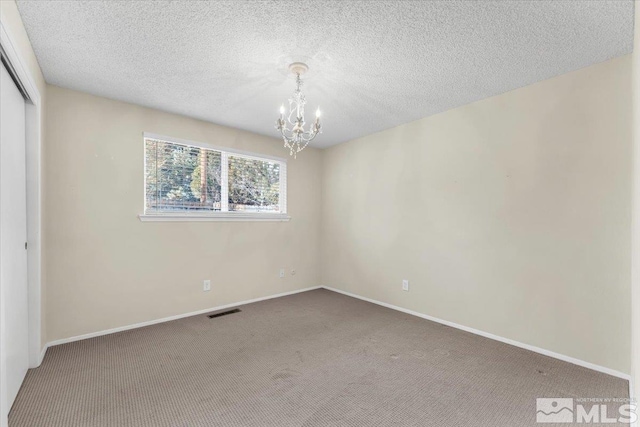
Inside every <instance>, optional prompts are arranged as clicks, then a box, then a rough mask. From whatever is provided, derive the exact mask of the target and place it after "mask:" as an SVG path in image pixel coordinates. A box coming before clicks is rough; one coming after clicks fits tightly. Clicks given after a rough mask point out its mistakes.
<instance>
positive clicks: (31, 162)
mask: <svg viewBox="0 0 640 427" xmlns="http://www.w3.org/2000/svg"><path fill="white" fill-rule="evenodd" d="M0 46H2V49H3V51H4V53H5V54H6V59H7V60H8V62H9V63H10V64H11V68H12V69H13V71H14V73H15V75H16V77H17V78H18V79H19V80H20V83H22V86H23V88H24V90H25V92H26V93H27V95H28V97H29V98H30V99H29V100H28V101H25V105H26V108H25V126H26V129H25V137H26V141H25V142H26V146H25V155H26V177H27V182H26V186H27V242H28V248H27V292H28V295H29V297H28V298H29V300H28V310H29V313H28V319H29V328H28V329H29V368H37V367H38V366H40V364H41V363H42V359H43V358H44V353H45V351H46V345H45V346H43V345H42V331H41V329H42V323H41V322H42V308H43V307H42V273H41V271H42V269H41V266H42V184H41V174H42V169H41V166H42V161H41V151H42V110H43V105H42V97H41V94H40V91H39V90H38V87H37V86H36V84H35V78H34V76H33V75H32V73H31V72H30V71H29V68H28V67H27V62H26V61H25V60H24V58H23V57H22V55H21V54H20V52H19V50H18V49H17V48H16V42H15V39H14V37H12V35H11V33H10V32H9V31H8V29H7V28H6V27H5V25H4V24H3V23H2V21H0ZM3 315H4V314H3ZM0 319H1V316H0ZM43 347H44V348H43ZM3 369H4V367H3ZM2 381H4V375H3V376H2Z"/></svg>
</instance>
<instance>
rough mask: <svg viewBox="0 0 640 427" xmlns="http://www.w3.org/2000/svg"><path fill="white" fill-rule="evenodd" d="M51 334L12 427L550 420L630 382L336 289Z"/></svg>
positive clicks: (511, 426) (512, 424)
mask: <svg viewBox="0 0 640 427" xmlns="http://www.w3.org/2000/svg"><path fill="white" fill-rule="evenodd" d="M240 308H241V309H242V312H240V313H236V314H231V315H229V316H224V317H218V318H216V319H209V318H208V317H207V316H206V315H202V316H195V317H190V318H186V319H182V320H176V321H172V322H168V323H162V324H159V325H154V326H149V327H146V328H142V329H136V330H132V331H127V332H121V333H117V334H113V335H108V336H103V337H98V338H93V339H89V340H85V341H80V342H75V343H70V344H65V345H60V346H56V347H52V348H50V349H49V350H48V351H47V355H46V358H45V360H44V363H43V364H42V366H41V367H39V368H37V369H34V370H31V371H29V373H28V375H27V378H26V380H25V383H24V385H23V387H22V389H21V390H20V394H19V395H18V398H17V400H16V402H15V404H14V406H13V408H12V410H11V413H10V416H9V425H10V426H11V427H22V426H25V427H40V426H42V427H57V426H60V427H62V426H64V427H75V426H82V427H89V426H110V427H120V426H154V427H155V426H190V427H195V426H363V427H364V426H437V427H447V426H492V427H493V426H496V427H500V426H505V427H507V426H508V427H516V426H535V425H538V426H541V425H550V424H536V422H535V412H536V411H535V402H536V400H535V399H536V397H628V388H627V387H628V385H627V382H626V381H623V380H621V379H618V378H614V377H611V376H608V375H604V374H600V373H597V372H594V371H591V370H588V369H585V368H581V367H578V366H575V365H572V364H569V363H564V362H561V361H558V360H555V359H551V358H548V357H545V356H541V355H539V354H536V353H532V352H529V351H526V350H522V349H519V348H516V347H512V346H509V345H506V344H501V343H499V342H496V341H492V340H490V339H486V338H482V337H479V336H476V335H473V334H470V333H466V332H462V331H459V330H456V329H453V328H449V327H446V326H442V325H440V324H437V323H433V322H429V321H426V320H423V319H419V318H416V317H413V316H409V315H406V314H403V313H399V312H396V311H393V310H390V309H386V308H383V307H379V306H376V305H373V304H370V303H367V302H363V301H360V300H357V299H354V298H350V297H347V296H344V295H341V294H337V293H334V292H330V291H327V290H315V291H310V292H305V293H302V294H297V295H292V296H288V297H283V298H278V299H273V300H268V301H263V302H259V303H255V304H250V305H246V306H241V307H240Z"/></svg>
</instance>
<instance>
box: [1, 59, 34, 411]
mask: <svg viewBox="0 0 640 427" xmlns="http://www.w3.org/2000/svg"><path fill="white" fill-rule="evenodd" d="M1 67H2V70H1V73H2V76H1V80H0V287H1V288H2V289H1V297H2V300H3V301H2V306H3V307H2V311H3V318H2V320H1V322H2V330H3V337H2V338H1V340H2V344H1V345H2V347H3V348H2V351H1V353H2V357H3V358H4V359H5V365H4V368H5V372H4V373H3V374H4V377H5V382H6V399H7V401H6V402H5V403H6V406H5V408H6V409H7V410H8V409H10V408H11V405H13V401H14V400H15V398H16V395H17V394H18V390H19V389H20V386H21V385H22V381H23V380H24V377H25V375H26V373H27V369H28V368H29V343H28V331H29V329H28V306H27V251H26V247H25V242H26V241H27V202H26V175H25V174H26V158H25V101H24V98H23V97H22V94H21V93H20V92H19V91H18V88H17V87H16V85H15V83H14V82H13V80H12V79H11V76H10V75H9V73H8V72H7V70H6V69H5V67H4V65H2V66H1Z"/></svg>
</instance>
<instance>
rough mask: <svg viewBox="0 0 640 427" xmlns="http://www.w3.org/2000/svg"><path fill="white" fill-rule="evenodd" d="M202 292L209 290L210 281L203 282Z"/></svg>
mask: <svg viewBox="0 0 640 427" xmlns="http://www.w3.org/2000/svg"><path fill="white" fill-rule="evenodd" d="M202 290H203V291H205V292H206V291H210V290H211V280H205V281H204V284H203V285H202Z"/></svg>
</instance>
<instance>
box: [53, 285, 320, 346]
mask: <svg viewBox="0 0 640 427" xmlns="http://www.w3.org/2000/svg"><path fill="white" fill-rule="evenodd" d="M321 287H322V286H312V287H310V288H304V289H296V290H295V291H289V292H282V293H279V294H275V295H268V296H266V297H260V298H254V299H250V300H245V301H238V302H234V303H231V304H225V305H220V306H217V307H211V308H206V309H204V310H198V311H192V312H190V313H183V314H177V315H175V316H169V317H163V318H161V319H155V320H149V321H146V322H141V323H135V324H133V325H127V326H120V327H118V328H113V329H107V330H104V331H98V332H91V333H89V334H84V335H77V336H75V337H69V338H62V339H59V340H55V341H51V342H50V343H47V345H46V346H45V348H44V350H43V351H42V357H44V353H45V352H46V350H47V347H53V346H56V345H60V344H66V343H70V342H74V341H80V340H86V339H88V338H95V337H99V336H102V335H109V334H113V333H116V332H122V331H128V330H130V329H136V328H142V327H145V326H150V325H155V324H157V323H164V322H170V321H172V320H178V319H182V318H185V317H191V316H197V315H199V314H205V313H211V312H212V311H217V310H224V309H225V308H230V307H236V306H239V305H247V304H251V303H254V302H258V301H264V300H268V299H273V298H280V297H284V296H287V295H293V294H298V293H300V292H307V291H312V290H314V289H320V288H321Z"/></svg>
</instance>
